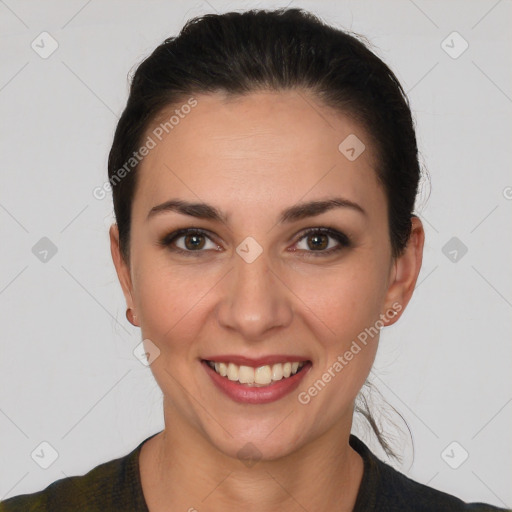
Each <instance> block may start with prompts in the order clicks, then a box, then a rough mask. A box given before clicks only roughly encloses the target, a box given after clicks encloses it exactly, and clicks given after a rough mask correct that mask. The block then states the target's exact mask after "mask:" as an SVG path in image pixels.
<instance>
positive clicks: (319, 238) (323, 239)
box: [308, 234, 329, 249]
mask: <svg viewBox="0 0 512 512" xmlns="http://www.w3.org/2000/svg"><path fill="white" fill-rule="evenodd" d="M309 240H313V245H312V246H311V245H309V244H308V245H309V247H310V248H313V249H325V248H326V247H327V246H328V245H329V241H328V237H327V235H324V234H316V235H310V236H309Z"/></svg>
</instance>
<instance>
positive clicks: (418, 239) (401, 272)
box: [381, 215, 425, 325]
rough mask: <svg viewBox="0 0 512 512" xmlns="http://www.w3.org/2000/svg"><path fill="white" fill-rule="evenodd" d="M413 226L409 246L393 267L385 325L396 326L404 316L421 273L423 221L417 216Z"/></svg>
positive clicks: (385, 312)
mask: <svg viewBox="0 0 512 512" xmlns="http://www.w3.org/2000/svg"><path fill="white" fill-rule="evenodd" d="M411 224H412V225H411V234H410V237H409V241H408V242H407V246H406V248H405V249H404V252H403V253H402V255H401V256H399V257H398V258H396V259H395V260H394V262H393V265H392V267H391V273H390V281H389V287H388V291H387V294H386V300H385V308H386V309H385V311H383V312H382V313H383V314H384V316H385V320H384V324H385V325H392V324H394V323H395V322H396V321H397V320H398V319H399V318H400V316H402V313H403V311H404V310H405V307H406V306H407V304H408V303H409V300H410V299H411V297H412V294H413V292H414V288H415V286H416V281H417V280H418V275H419V273H420V269H421V262H422V260H423V245H424V243H425V231H424V230H423V224H422V222H421V220H420V219H419V218H418V217H416V216H415V215H413V216H412V217H411ZM393 311H394V312H395V313H393ZM381 318H382V316H381Z"/></svg>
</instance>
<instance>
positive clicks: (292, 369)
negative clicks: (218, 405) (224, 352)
mask: <svg viewBox="0 0 512 512" xmlns="http://www.w3.org/2000/svg"><path fill="white" fill-rule="evenodd" d="M206 363H207V364H208V366H210V368H212V369H213V370H215V371H216V372H217V373H218V374H219V375H220V376H221V377H225V378H227V379H229V380H230V381H233V382H238V383H240V384H246V385H248V386H254V387H262V386H268V385H269V384H271V383H272V382H278V381H280V380H282V379H287V378H289V377H290V376H292V375H295V374H296V373H298V372H299V371H300V370H301V369H302V368H303V367H304V361H300V362H299V361H295V362H286V363H275V364H272V365H268V364H267V365H263V366H258V367H257V368H253V367H251V366H244V365H237V364H235V363H231V362H214V361H206Z"/></svg>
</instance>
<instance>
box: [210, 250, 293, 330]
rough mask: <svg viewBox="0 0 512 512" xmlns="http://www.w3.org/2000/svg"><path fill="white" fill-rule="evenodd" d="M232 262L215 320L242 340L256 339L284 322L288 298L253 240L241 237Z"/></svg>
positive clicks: (289, 314) (289, 313)
mask: <svg viewBox="0 0 512 512" xmlns="http://www.w3.org/2000/svg"><path fill="white" fill-rule="evenodd" d="M233 265H234V269H233V271H232V272H229V274H228V276H227V278H228V280H229V283H228V284H227V286H226V287H225V293H224V296H223V298H222V301H221V305H220V307H219V312H218V314H219V322H220V323H221V324H222V325H223V326H224V327H228V328H231V329H235V330H237V331H239V333H240V335H241V336H243V337H244V338H245V339H251V338H252V339H256V338H260V337H261V336H263V335H264V333H265V332H266V331H268V330H270V329H272V328H276V327H284V326H286V325H288V324H289V323H290V322H291V318H292V308H291V304H290V297H289V294H287V293H286V290H287V289H286V287H285V286H284V285H283V284H282V283H281V282H280V280H279V279H278V278H277V277H276V276H275V274H274V271H273V270H272V269H271V262H270V261H269V258H268V254H267V253H266V252H265V251H264V250H263V248H261V246H259V244H258V245H256V244H255V243H254V240H245V241H244V242H242V243H241V244H240V245H239V246H238V247H237V251H236V253H235V254H233Z"/></svg>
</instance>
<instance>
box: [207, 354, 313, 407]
mask: <svg viewBox="0 0 512 512" xmlns="http://www.w3.org/2000/svg"><path fill="white" fill-rule="evenodd" d="M201 363H202V365H203V367H204V369H205V371H206V373H207V374H208V375H209V376H210V378H211V380H212V382H213V384H214V385H215V387H216V388H217V389H218V390H219V391H221V392H222V393H223V394H225V395H226V396H227V397H229V398H230V399H231V400H233V401H235V402H239V403H245V404H266V403H270V402H275V401H276V400H280V399H281V398H283V397H285V396H286V395H289V394H290V393H292V392H293V391H294V390H295V389H297V387H298V386H299V384H300V383H301V381H302V380H303V379H304V376H305V375H306V374H307V373H308V371H309V370H310V369H311V367H312V362H311V361H310V360H308V359H304V358H300V357H298V356H292V357H287V356H269V357H266V358H260V359H258V360H255V359H247V358H244V357H240V356H222V357H215V360H213V357H212V358H209V359H202V360H201Z"/></svg>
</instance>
